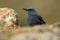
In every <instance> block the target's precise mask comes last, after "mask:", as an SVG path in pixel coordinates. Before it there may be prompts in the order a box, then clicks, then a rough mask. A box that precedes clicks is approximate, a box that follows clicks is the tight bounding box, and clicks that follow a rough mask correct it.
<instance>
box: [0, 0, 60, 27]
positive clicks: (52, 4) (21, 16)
mask: <svg viewBox="0 0 60 40" xmlns="http://www.w3.org/2000/svg"><path fill="white" fill-rule="evenodd" d="M0 7H9V8H12V9H14V10H15V11H16V12H17V13H18V21H19V25H21V26H25V25H27V22H26V16H27V15H26V13H27V12H25V11H24V10H23V9H22V8H27V7H33V8H35V9H36V10H37V12H38V13H39V15H41V16H42V17H43V19H44V20H45V21H46V23H47V24H52V23H56V22H60V0H0Z"/></svg>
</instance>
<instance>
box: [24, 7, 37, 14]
mask: <svg viewBox="0 0 60 40" xmlns="http://www.w3.org/2000/svg"><path fill="white" fill-rule="evenodd" d="M23 10H25V11H27V12H28V14H29V15H34V14H36V13H37V12H36V10H35V9H34V8H23Z"/></svg>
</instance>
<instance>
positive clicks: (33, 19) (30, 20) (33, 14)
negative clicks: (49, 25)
mask: <svg viewBox="0 0 60 40" xmlns="http://www.w3.org/2000/svg"><path fill="white" fill-rule="evenodd" d="M23 10H25V11H26V12H27V24H28V25H29V26H35V25H43V24H46V22H45V21H44V20H43V18H42V17H41V16H40V15H39V14H38V12H37V11H36V10H35V9H34V8H23Z"/></svg>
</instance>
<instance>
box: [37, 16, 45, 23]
mask: <svg viewBox="0 0 60 40" xmlns="http://www.w3.org/2000/svg"><path fill="white" fill-rule="evenodd" d="M37 18H38V19H39V20H40V21H42V22H43V23H44V24H46V22H45V21H44V20H43V19H42V17H41V16H39V15H38V16H37Z"/></svg>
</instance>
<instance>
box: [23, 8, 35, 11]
mask: <svg viewBox="0 0 60 40" xmlns="http://www.w3.org/2000/svg"><path fill="white" fill-rule="evenodd" d="M23 10H25V11H35V9H34V8H23Z"/></svg>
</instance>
